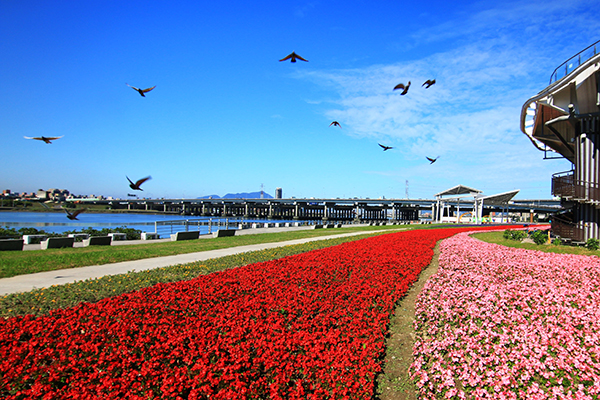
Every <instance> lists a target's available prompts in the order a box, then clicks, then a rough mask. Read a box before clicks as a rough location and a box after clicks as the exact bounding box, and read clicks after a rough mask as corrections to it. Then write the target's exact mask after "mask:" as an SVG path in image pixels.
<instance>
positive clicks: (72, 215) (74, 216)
mask: <svg viewBox="0 0 600 400" xmlns="http://www.w3.org/2000/svg"><path fill="white" fill-rule="evenodd" d="M63 210H65V212H66V213H67V218H69V219H71V220H73V219H78V218H77V216H78V215H79V214H81V213H82V212H84V211H85V208H80V209H79V210H75V211H73V212H70V211H69V210H67V209H66V208H63Z"/></svg>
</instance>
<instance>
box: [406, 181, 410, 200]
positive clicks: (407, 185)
mask: <svg viewBox="0 0 600 400" xmlns="http://www.w3.org/2000/svg"><path fill="white" fill-rule="evenodd" d="M405 186H406V188H405V194H406V200H408V199H409V197H408V179H407V180H406V184H405Z"/></svg>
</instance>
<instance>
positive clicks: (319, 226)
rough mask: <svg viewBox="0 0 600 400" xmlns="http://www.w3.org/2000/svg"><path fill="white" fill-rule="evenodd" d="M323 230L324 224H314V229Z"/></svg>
mask: <svg viewBox="0 0 600 400" xmlns="http://www.w3.org/2000/svg"><path fill="white" fill-rule="evenodd" d="M321 228H323V225H322V224H314V225H313V229H321Z"/></svg>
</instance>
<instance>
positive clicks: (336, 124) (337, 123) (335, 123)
mask: <svg viewBox="0 0 600 400" xmlns="http://www.w3.org/2000/svg"><path fill="white" fill-rule="evenodd" d="M331 125H333V126H339V127H340V128H341V127H342V126H341V125H340V123H339V122H337V121H333V122H332V123H330V124H329V126H331Z"/></svg>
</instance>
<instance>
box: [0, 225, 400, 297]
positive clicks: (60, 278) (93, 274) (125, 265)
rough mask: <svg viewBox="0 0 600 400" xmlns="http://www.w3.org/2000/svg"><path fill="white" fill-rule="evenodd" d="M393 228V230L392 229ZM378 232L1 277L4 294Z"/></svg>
mask: <svg viewBox="0 0 600 400" xmlns="http://www.w3.org/2000/svg"><path fill="white" fill-rule="evenodd" d="M274 229H277V228H274ZM274 229H271V230H270V232H273V231H274ZM284 229H285V228H284ZM290 229H293V228H290ZM390 231H393V230H392V229H390ZM376 232H381V230H379V231H360V232H350V233H343V234H338V235H327V236H319V237H313V238H304V239H295V240H289V241H286V242H274V243H261V244H253V245H247V246H238V247H230V248H226V249H218V250H209V251H202V252H198V253H187V254H178V255H174V256H166V257H154V258H145V259H142V260H133V261H124V262H119V263H114V264H104V265H91V266H88V267H79V268H69V269H61V270H56V271H46V272H38V273H35V274H29V275H19V276H13V277H11V278H3V279H0V296H3V295H7V294H11V293H19V292H28V291H30V290H33V289H41V288H47V287H50V286H53V285H64V284H67V283H73V282H76V281H83V280H86V279H95V278H100V277H102V276H105V275H118V274H125V273H127V272H131V271H144V270H149V269H154V268H162V267H168V266H169V265H177V264H187V263H191V262H195V261H204V260H208V259H211V258H219V257H224V256H228V255H232V254H239V253H246V252H249V251H256V250H265V249H272V248H275V247H283V246H288V245H294V244H300V243H307V242H312V241H316V240H325V239H332V238H339V237H346V236H356V235H364V234H369V233H376Z"/></svg>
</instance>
